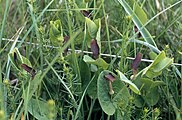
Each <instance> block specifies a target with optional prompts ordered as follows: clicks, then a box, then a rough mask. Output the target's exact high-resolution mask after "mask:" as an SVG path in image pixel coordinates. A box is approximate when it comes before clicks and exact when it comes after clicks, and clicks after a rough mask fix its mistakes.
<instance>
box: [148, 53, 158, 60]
mask: <svg viewBox="0 0 182 120" xmlns="http://www.w3.org/2000/svg"><path fill="white" fill-rule="evenodd" d="M149 57H150V59H152V60H154V59H155V58H156V57H157V54H156V53H155V52H153V51H151V52H150V53H149Z"/></svg>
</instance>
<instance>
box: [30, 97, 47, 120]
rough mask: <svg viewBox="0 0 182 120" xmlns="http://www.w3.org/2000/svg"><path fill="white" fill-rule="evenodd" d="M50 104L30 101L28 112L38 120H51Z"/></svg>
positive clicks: (34, 100)
mask: <svg viewBox="0 0 182 120" xmlns="http://www.w3.org/2000/svg"><path fill="white" fill-rule="evenodd" d="M48 107H49V106H48V104H47V103H46V102H44V101H41V100H36V99H30V102H29V104H28V112H29V113H30V114H31V115H32V116H34V117H35V118H36V119H38V120H49V119H48V116H47V115H48V114H49V108H48Z"/></svg>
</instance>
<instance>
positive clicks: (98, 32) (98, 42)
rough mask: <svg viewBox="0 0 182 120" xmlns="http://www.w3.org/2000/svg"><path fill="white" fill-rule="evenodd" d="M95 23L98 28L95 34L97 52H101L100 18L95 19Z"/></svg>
mask: <svg viewBox="0 0 182 120" xmlns="http://www.w3.org/2000/svg"><path fill="white" fill-rule="evenodd" d="M94 22H95V24H96V25H97V26H98V30H97V34H96V40H97V44H98V46H99V48H100V49H99V53H101V37H100V32H101V19H100V18H99V19H96V20H95V21H94Z"/></svg>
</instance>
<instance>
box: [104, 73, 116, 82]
mask: <svg viewBox="0 0 182 120" xmlns="http://www.w3.org/2000/svg"><path fill="white" fill-rule="evenodd" d="M105 78H106V80H108V81H111V82H113V81H114V80H116V78H115V77H114V76H113V75H112V74H108V75H105Z"/></svg>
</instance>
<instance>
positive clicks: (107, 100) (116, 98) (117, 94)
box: [97, 70, 130, 115]
mask: <svg viewBox="0 0 182 120" xmlns="http://www.w3.org/2000/svg"><path fill="white" fill-rule="evenodd" d="M108 74H112V75H113V76H114V77H117V76H116V75H115V74H114V73H112V72H110V71H107V70H105V71H102V72H101V73H100V75H99V77H98V80H97V94H98V100H99V103H100V105H101V108H102V110H103V111H104V112H105V113H106V114H108V115H113V114H114V113H115V111H116V109H118V108H125V107H127V105H128V101H129V97H130V94H129V91H128V89H127V87H126V86H125V85H124V84H123V83H122V82H121V81H120V80H118V79H116V80H115V81H114V82H112V87H113V90H114V94H113V95H112V96H111V95H110V94H109V91H110V90H109V81H108V80H107V79H106V78H105V75H108Z"/></svg>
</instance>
